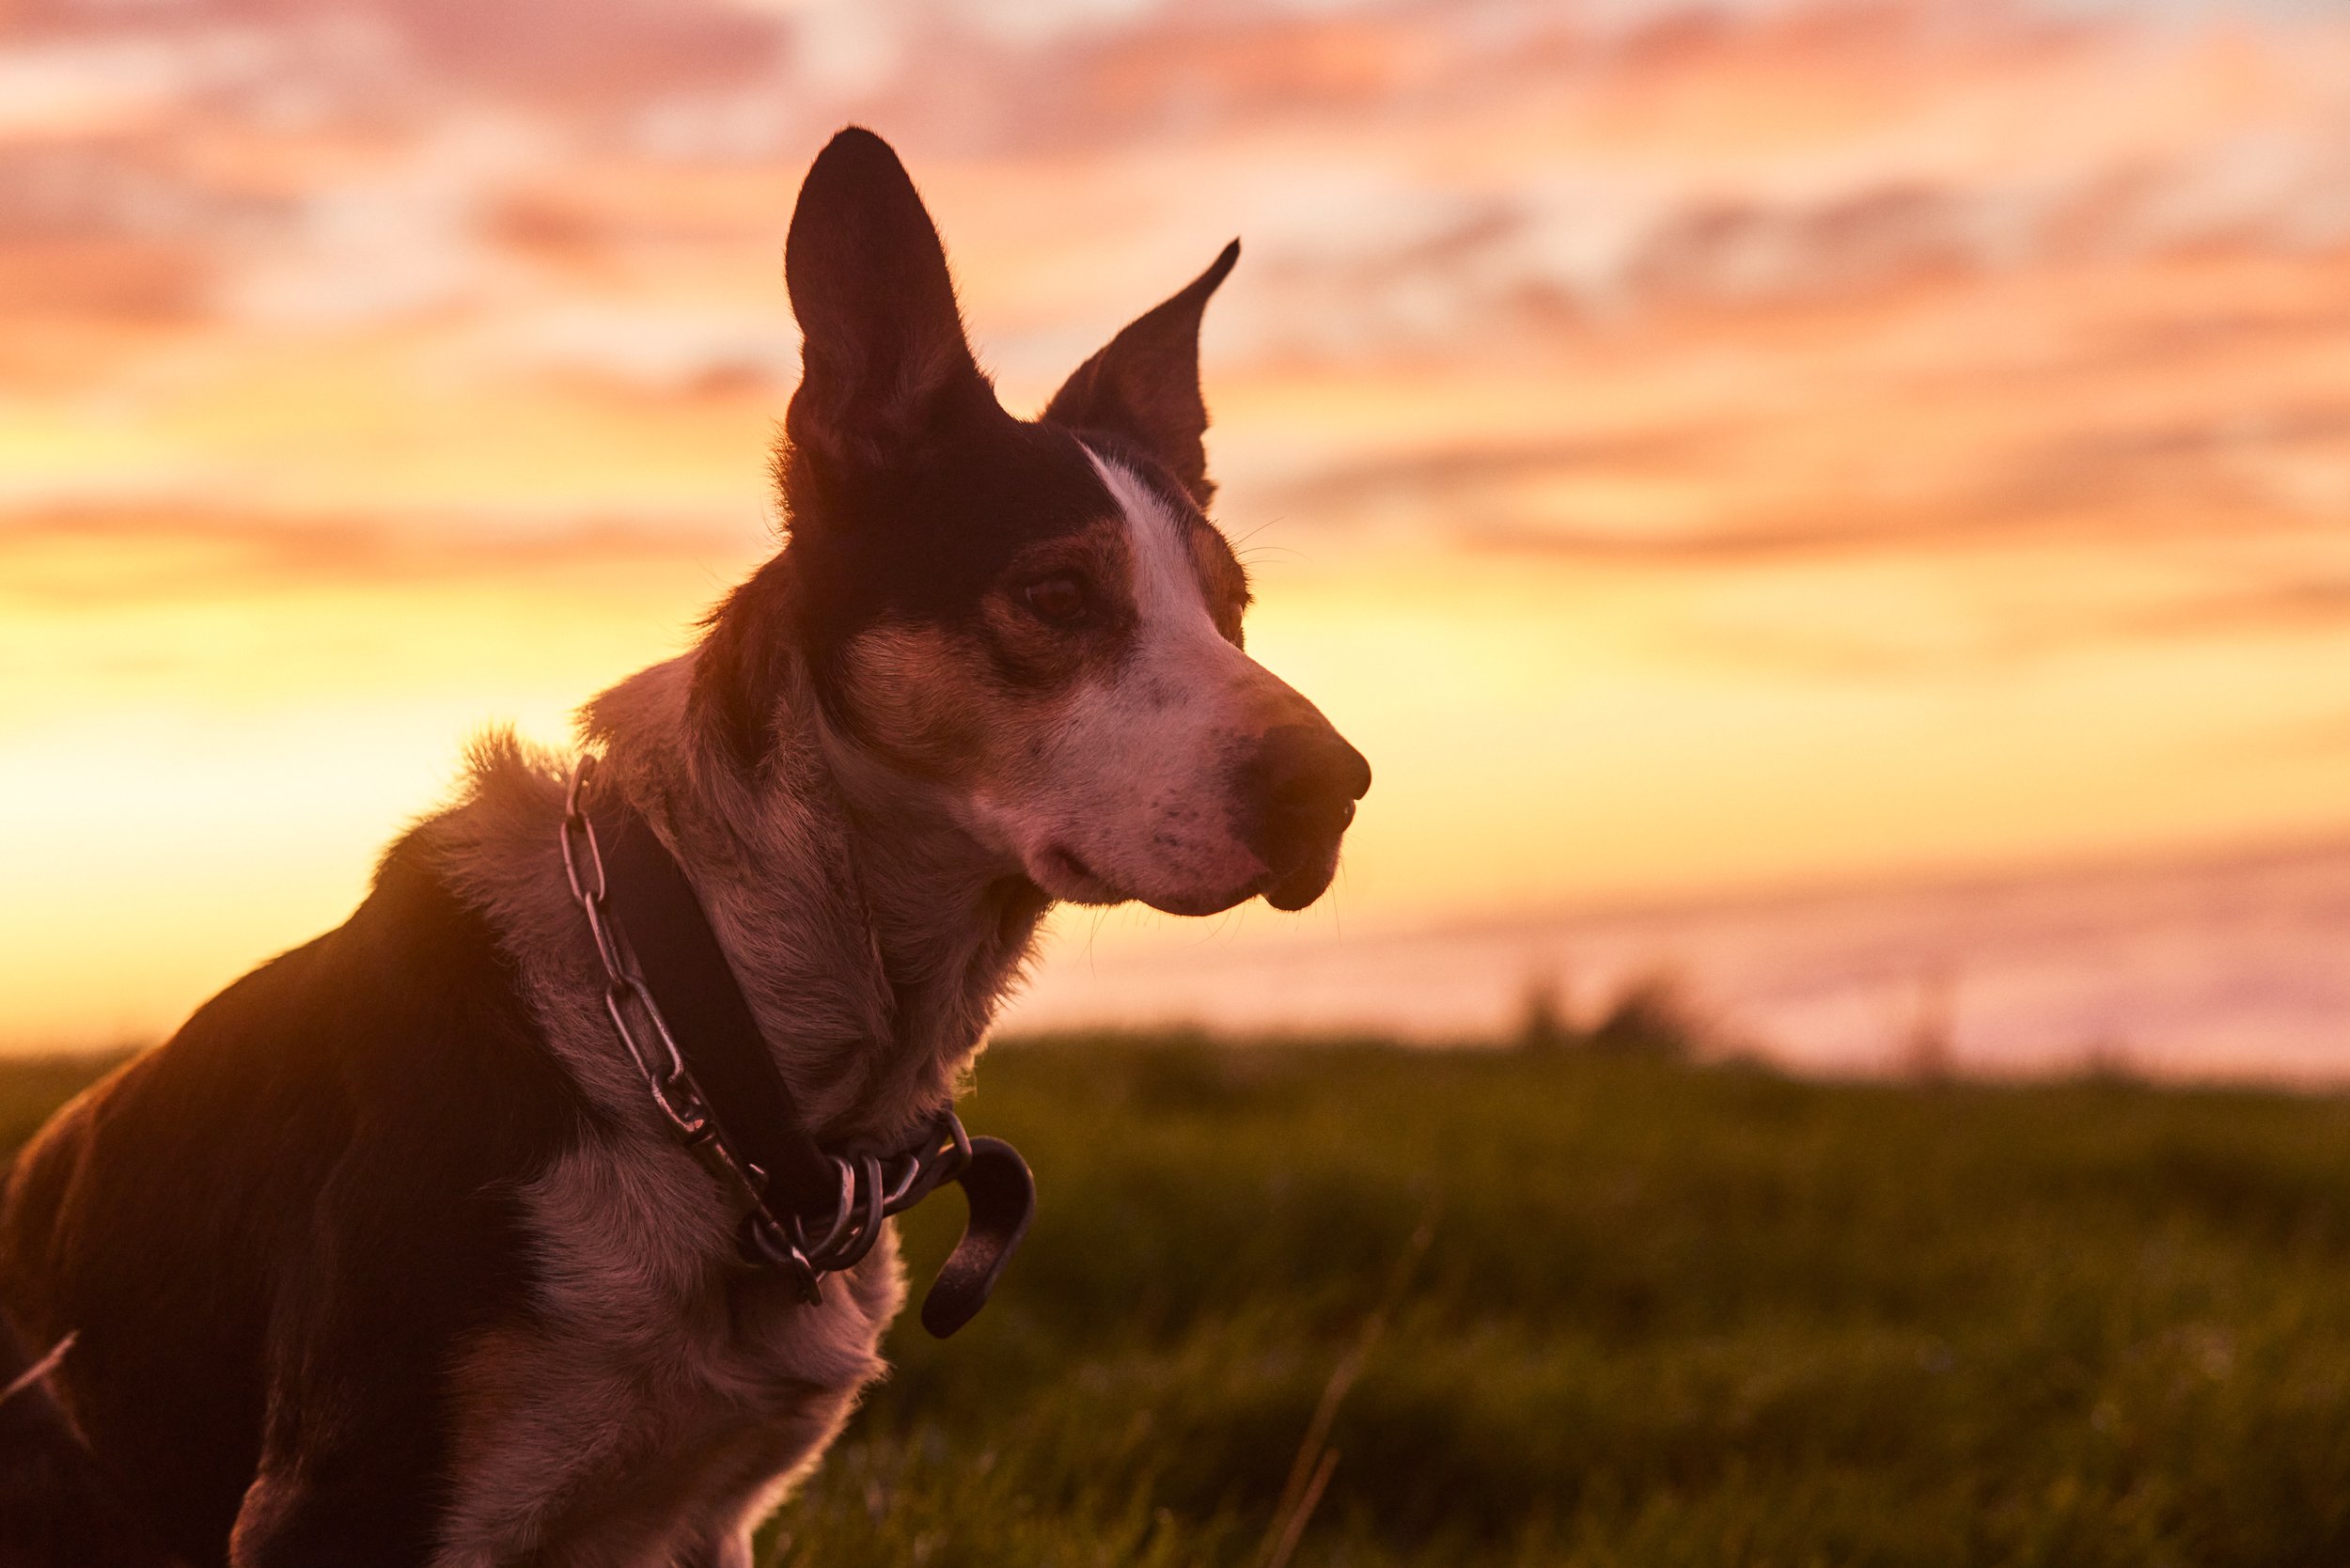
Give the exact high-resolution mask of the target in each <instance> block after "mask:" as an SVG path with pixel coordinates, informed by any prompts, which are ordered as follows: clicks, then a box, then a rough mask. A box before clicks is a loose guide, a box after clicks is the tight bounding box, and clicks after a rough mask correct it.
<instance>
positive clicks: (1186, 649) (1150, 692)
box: [988, 452, 1322, 915]
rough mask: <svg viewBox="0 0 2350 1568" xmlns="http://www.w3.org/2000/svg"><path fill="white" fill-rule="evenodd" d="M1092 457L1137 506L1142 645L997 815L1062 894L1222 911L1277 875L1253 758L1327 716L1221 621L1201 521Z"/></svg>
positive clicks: (1067, 717)
mask: <svg viewBox="0 0 2350 1568" xmlns="http://www.w3.org/2000/svg"><path fill="white" fill-rule="evenodd" d="M1088 455H1089V457H1091V458H1092V461H1093V465H1094V468H1095V470H1096V471H1097V472H1098V473H1099V474H1100V475H1101V477H1102V482H1103V484H1104V485H1105V486H1106V487H1107V489H1108V490H1109V493H1110V495H1111V496H1112V498H1113V499H1114V500H1115V501H1116V502H1117V503H1118V506H1119V509H1120V512H1121V513H1122V515H1123V521H1124V524H1125V527H1126V532H1127V541H1128V545H1129V550H1128V557H1129V559H1130V561H1131V563H1132V565H1131V571H1132V572H1133V580H1132V582H1131V583H1130V584H1129V585H1128V586H1129V588H1130V590H1131V592H1132V596H1133V601H1134V605H1135V613H1136V627H1135V633H1134V641H1133V644H1132V646H1131V648H1130V649H1129V651H1128V653H1127V656H1126V657H1125V658H1124V659H1123V660H1122V661H1121V662H1120V664H1119V666H1117V668H1116V669H1115V671H1114V672H1112V673H1110V674H1108V675H1106V676H1103V677H1097V678H1095V679H1092V680H1089V681H1088V682H1086V683H1085V684H1084V685H1082V686H1081V687H1079V688H1078V689H1077V690H1076V691H1075V692H1074V693H1073V695H1072V696H1071V698H1070V699H1069V700H1068V702H1067V703H1066V704H1065V706H1064V707H1063V709H1062V712H1061V714H1060V718H1059V721H1058V723H1057V724H1056V725H1055V727H1054V729H1053V732H1052V735H1051V738H1050V741H1049V743H1048V745H1047V747H1046V754H1045V756H1044V757H1043V758H1042V760H1041V765H1040V766H1039V767H1038V768H1036V769H1035V770H1033V771H1032V772H1031V773H1030V774H1029V775H1028V776H1027V777H1026V778H1025V779H1024V780H1023V785H1022V788H1021V790H1020V791H1019V796H1018V798H1017V799H1009V800H998V801H994V802H990V803H988V814H989V815H990V816H992V817H994V818H995V821H996V823H997V824H998V826H999V828H1000V829H1001V830H1002V831H1004V832H1005V833H1006V835H1007V836H1008V837H1009V838H1010V839H1011V841H1012V842H1013V843H1014V844H1015V845H1017V846H1018V848H1019V852H1020V855H1021V858H1022V859H1023V861H1024V862H1025V863H1026V869H1027V871H1028V874H1029V876H1030V877H1031V878H1032V879H1033V880H1035V882H1036V883H1037V884H1038V886H1042V888H1043V889H1044V890H1045V891H1046V892H1048V893H1050V894H1052V895H1053V896H1054V897H1056V898H1059V899H1065V900H1069V901H1072V902H1080V903H1117V902H1123V901H1124V900H1127V899H1139V900H1141V901H1142V902H1145V903H1148V904H1151V905H1152V906H1153V907H1155V908H1159V909H1163V910H1166V911H1167V912H1168V913H1170V914H1177V915H1205V914H1213V913H1214V912H1216V911H1218V910H1222V909H1229V908H1230V907H1231V906H1232V905H1234V904H1236V903H1239V902H1241V901H1242V900H1244V899H1246V898H1248V897H1250V896H1251V895H1252V894H1254V893H1256V892H1258V891H1260V890H1261V889H1262V887H1263V886H1265V885H1266V884H1267V882H1268V880H1269V879H1270V877H1271V876H1272V875H1273V874H1274V872H1275V870H1276V869H1275V868H1272V867H1268V866H1266V865H1265V864H1264V862H1263V861H1261V859H1259V858H1258V856H1257V855H1256V853H1255V852H1254V851H1253V850H1252V849H1250V848H1249V846H1248V844H1247V843H1246V841H1245V839H1244V838H1243V823H1244V821H1245V812H1246V803H1245V802H1244V801H1242V800H1241V799H1240V798H1239V792H1240V790H1241V787H1242V776H1241V772H1240V764H1241V762H1242V760H1244V759H1245V758H1246V756H1248V755H1249V754H1250V752H1251V751H1252V749H1253V748H1254V746H1255V745H1257V743H1258V741H1259V739H1260V738H1261V736H1262V735H1263V734H1264V733H1265V731H1266V730H1268V729H1272V728H1273V727H1274V726H1276V725H1280V724H1297V723H1306V722H1310V723H1316V724H1319V723H1321V722H1322V719H1321V715H1320V714H1319V713H1315V712H1314V709H1313V706H1312V704H1310V703H1308V701H1307V700H1306V699H1305V698H1302V697H1300V696H1299V695H1298V694H1297V693H1296V692H1294V691H1293V690H1292V689H1291V688H1290V687H1289V686H1287V685H1285V684H1283V683H1282V682H1280V681H1279V680H1277V679H1276V678H1275V677H1274V675H1273V674H1272V673H1271V672H1270V671H1268V670H1267V669H1265V667H1264V666H1261V665H1260V664H1258V663H1257V662H1256V661H1255V660H1253V659H1251V658H1249V657H1248V655H1247V654H1246V653H1244V652H1242V651H1240V650H1239V649H1238V648H1236V647H1234V646H1233V645H1232V644H1231V643H1230V642H1228V641H1226V640H1225V639H1224V637H1223V636H1222V635H1220V634H1219V633H1218V632H1217V631H1216V627H1215V620H1214V617H1213V615H1211V613H1210V611H1209V607H1208V600H1207V595H1206V592H1205V590H1204V588H1202V586H1201V584H1200V581H1199V572H1198V569H1197V568H1196V566H1195V565H1194V557H1193V555H1192V551H1191V543H1190V539H1189V534H1188V530H1189V529H1190V527H1191V526H1192V522H1191V520H1190V519H1188V518H1185V517H1183V516H1182V515H1180V514H1178V513H1177V511H1176V510H1174V509H1173V508H1172V507H1171V506H1169V505H1168V504H1167V502H1166V501H1165V500H1163V499H1162V498H1161V497H1160V496H1159V495H1158V494H1156V493H1155V492H1154V491H1152V488H1151V487H1150V486H1149V485H1147V484H1145V483H1144V482H1143V481H1142V480H1141V479H1139V478H1136V476H1135V475H1134V474H1133V473H1131V472H1129V471H1128V470H1126V469H1125V468H1123V467H1121V466H1120V465H1119V464H1118V463H1112V462H1109V461H1107V460H1105V459H1104V458H1103V457H1101V456H1100V455H1099V454H1098V453H1092V452H1089V453H1088Z"/></svg>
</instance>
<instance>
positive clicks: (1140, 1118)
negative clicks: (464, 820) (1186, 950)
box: [0, 1040, 2350, 1568]
mask: <svg viewBox="0 0 2350 1568" xmlns="http://www.w3.org/2000/svg"><path fill="white" fill-rule="evenodd" d="M66 1087H67V1084H66V1081H65V1078H64V1077H62V1076H61V1075H59V1074H56V1073H55V1072H54V1071H53V1072H51V1073H50V1074H47V1075H46V1076H43V1075H42V1074H39V1073H38V1072H23V1073H20V1074H18V1076H17V1077H16V1078H15V1079H12V1080H9V1081H8V1083H7V1084H6V1085H5V1086H0V1129H5V1128H8V1127H16V1128H21V1127H22V1126H23V1125H24V1121H25V1118H26V1115H27V1114H29V1113H28V1112H26V1111H25V1110H24V1105H27V1104H29V1103H32V1102H46V1101H47V1100H51V1099H54V1098H55V1097H56V1095H57V1094H59V1093H61V1092H63V1091H64V1090H65V1089H66ZM965 1119H966V1121H969V1122H970V1123H971V1124H972V1125H973V1126H974V1127H975V1128H976V1129H979V1130H981V1131H986V1132H991V1133H995V1134H998V1135H1000V1136H1004V1137H1010V1138H1011V1139H1012V1140H1013V1141H1014V1142H1016V1143H1017V1144H1019V1145H1020V1147H1021V1148H1022V1150H1023V1151H1024V1152H1026V1154H1027V1155H1028V1158H1029V1160H1030V1162H1031V1163H1032V1164H1033V1165H1034V1167H1035V1168H1036V1172H1037V1178H1038V1182H1039V1184H1040V1187H1041V1189H1042V1210H1041V1213H1040V1215H1039V1218H1038V1222H1037V1228H1036V1230H1035V1231H1034V1232H1033V1234H1032V1235H1031V1236H1030V1238H1029V1242H1028V1245H1027V1247H1026V1250H1025V1251H1024V1252H1023V1254H1022V1256H1021V1257H1020V1259H1019V1261H1018V1262H1016V1263H1015V1265H1014V1267H1013V1270H1012V1273H1011V1276H1010V1277H1009V1278H1008V1279H1007V1280H1006V1282H1005V1285H1004V1287H1003V1289H1002V1291H1001V1293H1000V1294H999V1295H998V1297H997V1299H996V1301H995V1304H994V1305H993V1306H992V1307H990V1309H988V1311H987V1312H986V1313H985V1314H983V1315H982V1316H981V1317H980V1319H979V1322H978V1323H977V1324H975V1325H973V1326H972V1327H971V1328H969V1329H966V1330H965V1331H964V1334H963V1335H962V1336H960V1337H958V1338H957V1339H956V1340H954V1341H948V1342H947V1343H945V1344H938V1343H933V1342H932V1341H929V1340H928V1339H927V1338H926V1337H925V1336H924V1335H923V1333H922V1331H921V1329H920V1327H919V1326H918V1325H917V1324H915V1323H914V1322H913V1321H912V1314H911V1313H909V1314H908V1316H907V1319H906V1320H905V1321H904V1322H903V1323H902V1324H901V1326H900V1327H899V1329H898V1330H897V1332H896V1333H895V1334H894V1335H893V1337H892V1341H891V1348H892V1353H893V1355H894V1356H895V1357H896V1359H897V1362H898V1370H897V1372H896V1373H895V1375H894V1376H893V1377H892V1378H891V1379H890V1381H889V1382H888V1383H886V1384H885V1385H884V1386H883V1387H882V1388H879V1389H877V1390H876V1391H875V1393H874V1394H873V1396H872V1398H871V1399H870V1402H869V1403H868V1404H867V1405H866V1407H865V1409H864V1410H863V1411H862V1412H860V1413H859V1415H858V1416H857V1418H856V1419H855V1420H854V1423H853V1424H852V1426H851V1428H850V1430H849V1433H848V1435H847V1436H846V1437H845V1438H844V1439H843V1441H842V1442H841V1443H840V1445H839V1446H838V1448H837V1449H835V1450H834V1451H833V1453H832V1455H831V1457H830V1458H829V1459H828V1460H827V1461H826V1463H825V1465H824V1466H823V1469H822V1470H821V1471H820V1472H819V1473H818V1474H817V1476H816V1477H815V1478H814V1479H813V1480H812V1481H811V1482H809V1484H808V1485H807V1487H806V1488H805V1489H804V1491H803V1492H802V1494H801V1495H800V1497H798V1498H797V1499H796V1500H795V1501H793V1502H792V1503H791V1505H790V1506H789V1507H788V1508H787V1509H786V1510H785V1512H784V1513H783V1515H782V1516H781V1518H780V1519H779V1520H778V1522H777V1524H776V1529H775V1530H774V1532H773V1537H774V1550H773V1553H772V1556H771V1559H770V1560H771V1561H772V1562H775V1563H784V1564H801V1563H808V1564H844V1563H855V1564H871V1563H896V1562H905V1563H925V1562H928V1563H937V1564H941V1565H946V1564H954V1565H956V1568H979V1565H996V1564H1001V1565H1005V1568H1011V1565H1014V1564H1017V1565H1020V1568H1052V1565H1062V1564H1080V1563H1083V1564H1106V1563H1119V1564H1128V1563H1158V1564H1170V1565H1171V1564H1184V1565H1192V1564H1253V1563H1257V1562H1259V1561H1260V1560H1261V1557H1260V1554H1261V1548H1262V1546H1263V1544H1264V1543H1265V1542H1266V1540H1267V1538H1268V1534H1269V1532H1270V1531H1271V1530H1272V1529H1273V1528H1274V1523H1275V1518H1276V1514H1277V1505H1278V1504H1279V1501H1280V1499H1281V1497H1282V1494H1283V1490H1284V1482H1285V1481H1286V1480H1287V1479H1288V1478H1289V1476H1290V1474H1291V1471H1292V1469H1293V1465H1294V1463H1295V1461H1296V1458H1297V1455H1298V1451H1299V1448H1300V1443H1301V1439H1302V1438H1303V1437H1304V1436H1305V1435H1306V1434H1307V1431H1308V1426H1309V1424H1310V1423H1311V1422H1312V1420H1313V1419H1314V1415H1315V1411H1316V1407H1317V1404H1318V1403H1324V1400H1325V1395H1326V1394H1328V1393H1329V1392H1330V1391H1331V1389H1332V1380H1333V1373H1334V1372H1335V1371H1336V1370H1337V1369H1339V1368H1340V1365H1341V1363H1342V1362H1345V1361H1346V1360H1347V1359H1348V1358H1349V1357H1350V1356H1351V1355H1353V1354H1355V1352H1356V1351H1357V1350H1358V1349H1360V1348H1361V1347H1363V1346H1364V1344H1365V1342H1366V1339H1367V1335H1366V1329H1367V1325H1369V1324H1370V1323H1371V1320H1372V1319H1373V1318H1374V1316H1376V1315H1378V1314H1379V1313H1380V1311H1381V1308H1382V1304H1383V1302H1385V1301H1390V1300H1391V1301H1392V1304H1393V1310H1392V1313H1391V1315H1389V1316H1387V1319H1386V1321H1385V1325H1384V1332H1383V1333H1381V1334H1379V1335H1377V1336H1376V1337H1375V1341H1374V1342H1371V1343H1370V1344H1369V1348H1368V1355H1367V1357H1366V1358H1365V1359H1364V1360H1363V1362H1362V1364H1361V1368H1360V1375H1359V1377H1358V1378H1355V1379H1354V1380H1353V1381H1352V1383H1351V1384H1349V1385H1344V1386H1342V1387H1341V1388H1340V1393H1341V1394H1342V1397H1341V1398H1340V1400H1339V1402H1338V1403H1337V1406H1336V1414H1335V1419H1334V1420H1333V1421H1332V1422H1331V1424H1330V1428H1329V1444H1328V1447H1329V1449H1330V1450H1332V1451H1334V1452H1335V1453H1336V1455H1337V1458H1336V1460H1335V1462H1334V1464H1333V1465H1332V1466H1331V1468H1330V1469H1329V1472H1328V1477H1327V1488H1326V1491H1324V1494H1323V1495H1322V1497H1320V1500H1319V1506H1318V1507H1317V1508H1315V1509H1314V1510H1313V1512H1312V1513H1311V1514H1310V1517H1309V1518H1308V1519H1307V1521H1306V1523H1305V1527H1304V1529H1303V1532H1302V1534H1301V1535H1300V1537H1299V1540H1298V1544H1297V1548H1296V1552H1295V1556H1294V1558H1293V1561H1294V1562H1295V1563H1299V1564H1330V1565H1336V1564H1351V1565H1359V1568H1371V1565H1379V1564H1404V1563H1410V1564H1414V1565H1416V1568H1419V1565H1436V1568H1441V1565H1445V1564H1465V1563H1504V1564H1509V1563H1528V1564H1533V1563H1543V1564H1550V1563H1561V1564H1564V1563H1574V1564H1608V1563H1624V1564H1680V1563H1706V1564H1714V1563H1755V1564H1762V1563H1773V1564H1808V1563H1823V1564H1830V1563H1832V1564H1844V1563H1918V1564H1943V1563H1951V1564H1956V1563H1993V1562H1996V1563H2048V1564H2064V1565H2067V1568H2078V1565H2093V1564H2104V1563H2112V1564H2129V1565H2132V1568H2143V1565H2148V1564H2160V1563H2171V1562H2175V1563H2181V1564H2197V1565H2205V1564H2236V1563H2241V1564H2260V1565H2263V1568H2277V1565H2282V1564H2295V1563H2312V1564H2314V1563H2327V1564H2340V1563H2342V1562H2345V1561H2350V1105H2345V1104H2344V1103H2342V1102H2339V1101H2335V1100H2327V1099H2311V1098H2296V1097H2292V1096H2287V1095H2280V1094H2268V1093H2254V1092H2223V1091H2183V1090H2154V1089H2148V1088H2144V1087H2139V1086H2134V1085H2130V1084H2127V1083H2123V1082H2118V1081H2083V1082H2075V1083H2057V1084H2045V1085H2039V1086H2034V1087H2025V1088H2000V1087H1978V1086H1965V1085H1931V1086H1896V1085H1849V1084H1845V1085H1826V1084H1814V1083H1806V1082H1800V1081H1794V1080H1790V1079H1787V1078H1783V1077H1779V1076H1777V1075H1774V1074H1768V1073H1765V1072H1763V1071H1761V1070H1758V1069H1754V1068H1749V1067H1717V1068H1691V1067H1684V1066H1677V1065H1674V1064H1672V1063H1671V1062H1669V1061H1665V1060H1660V1059H1654V1058H1643V1057H1639V1056H1637V1055H1610V1054H1604V1053H1596V1052H1591V1051H1585V1050H1576V1049H1572V1048H1568V1049H1559V1050H1551V1051H1516V1052H1461V1053H1449V1054H1423V1053H1413V1052H1406V1051H1400V1050H1393V1049H1383V1048H1380V1047H1377V1046H1373V1045H1359V1046H1345V1045H1335V1046H1324V1047H1312V1048H1308V1047H1260V1048H1249V1049H1231V1050H1217V1049H1213V1048H1210V1047H1207V1046H1204V1045H1200V1044H1198V1043H1181V1042H1170V1043H1149V1042H1136V1041H1124V1042H1120V1041H1074V1040H1073V1041H1061V1042H1057V1043H1032V1044H1018V1045H1008V1046H1004V1047H999V1048H998V1049H997V1050H996V1051H995V1052H994V1053H993V1054H992V1055H991V1056H990V1057H989V1058H987V1059H986V1061H985V1062H984V1064H983V1066H982V1069H981V1072H980V1074H979V1092H978V1093H977V1094H976V1095H974V1096H973V1098H972V1099H971V1100H970V1101H969V1102H968V1104H967V1105H966V1106H965ZM959 1219H960V1215H959V1212H958V1209H957V1205H956V1204H955V1203H954V1201H953V1200H951V1199H948V1200H940V1201H939V1202H938V1203H936V1204H934V1205H932V1207H930V1208H928V1209H926V1210H924V1211H923V1212H921V1213H919V1214H918V1215H916V1216H915V1221H914V1223H913V1224H912V1226H911V1227H910V1232H911V1233H910V1237H909V1242H910V1247H909V1250H910V1253H911V1255H912V1259H913V1262H914V1267H915V1271H916V1275H917V1289H918V1288H919V1285H920V1284H921V1283H923V1282H926V1281H927V1278H928V1271H929V1268H930V1266H931V1265H932V1262H934V1261H935V1259H936V1258H937V1257H938V1256H939V1255H940V1254H941V1253H942V1252H943V1251H944V1249H945V1247H946V1246H947V1245H948V1242H949V1241H950V1240H951V1238H952V1232H953V1230H954V1228H955V1226H956V1224H957V1223H958V1222H959ZM1423 1224H1426V1225H1428V1226H1429V1227H1430V1229H1429V1232H1428V1235H1427V1238H1426V1241H1425V1246H1424V1248H1423V1249H1420V1250H1418V1252H1417V1255H1416V1253H1415V1247H1414V1240H1413V1238H1414V1233H1415V1231H1416V1230H1418V1229H1419V1228H1420V1227H1421V1226H1422V1225H1423ZM1399 1279H1400V1281H1401V1284H1400V1288H1397V1282H1398V1281H1399ZM1291 1513H1293V1514H1294V1513H1295V1510H1294V1509H1293V1510H1291Z"/></svg>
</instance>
